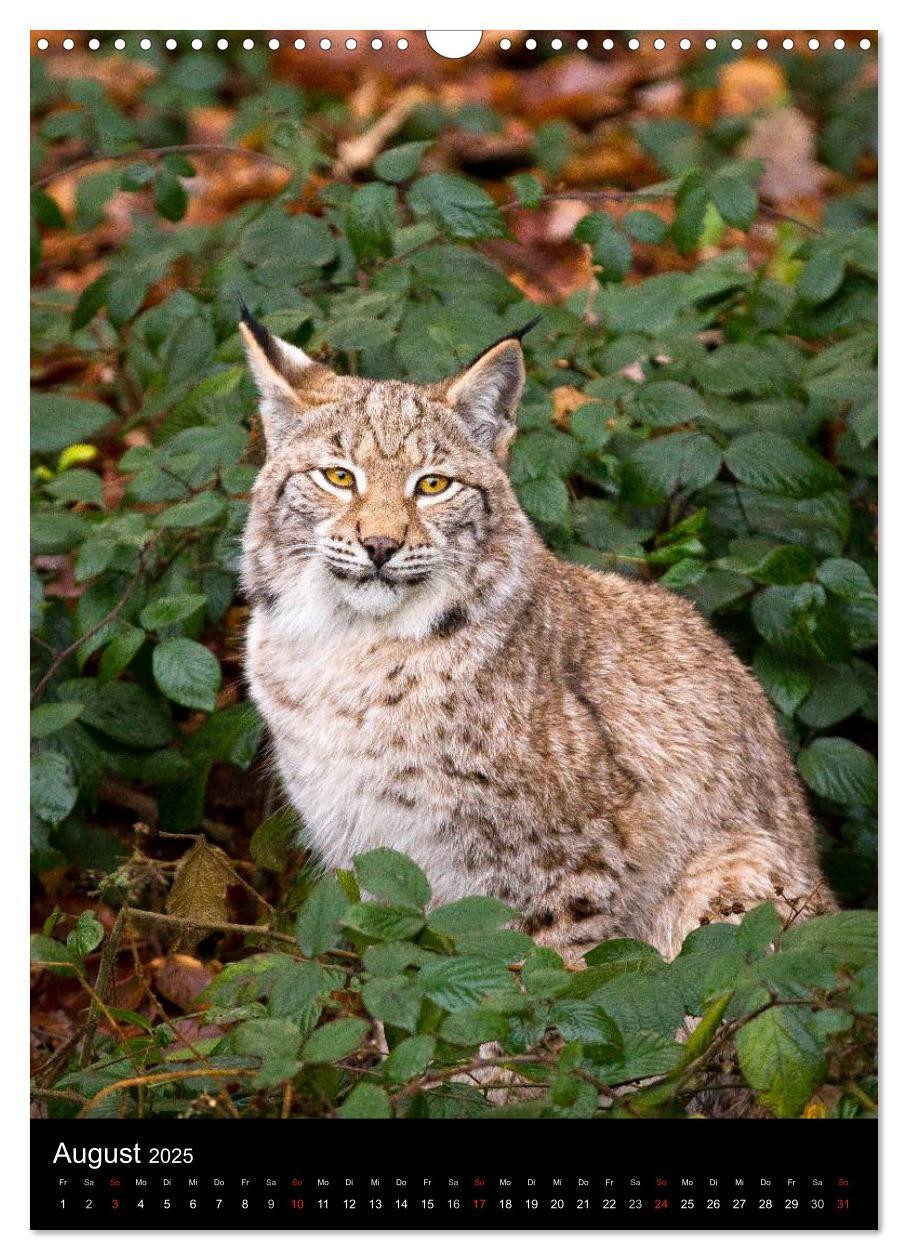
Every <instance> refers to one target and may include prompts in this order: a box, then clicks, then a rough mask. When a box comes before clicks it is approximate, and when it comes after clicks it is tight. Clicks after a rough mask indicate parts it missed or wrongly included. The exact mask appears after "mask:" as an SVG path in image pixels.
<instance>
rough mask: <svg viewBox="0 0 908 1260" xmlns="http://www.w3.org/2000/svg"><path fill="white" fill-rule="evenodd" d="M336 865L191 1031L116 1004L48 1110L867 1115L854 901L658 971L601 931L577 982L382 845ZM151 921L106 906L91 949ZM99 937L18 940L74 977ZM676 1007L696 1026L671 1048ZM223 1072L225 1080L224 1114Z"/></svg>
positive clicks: (111, 944) (723, 928) (870, 978)
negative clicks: (432, 903)
mask: <svg viewBox="0 0 908 1260" xmlns="http://www.w3.org/2000/svg"><path fill="white" fill-rule="evenodd" d="M223 861H224V860H223V859H222V858H220V857H219V856H218V855H217V854H216V852H215V851H214V850H211V849H210V848H209V847H208V846H207V845H206V844H205V842H204V841H199V842H197V845H196V847H195V849H193V850H192V851H191V853H190V855H189V856H188V857H187V859H185V863H184V866H183V868H182V871H180V870H178V872H177V876H176V882H175V886H174V889H175V890H177V886H178V885H179V883H180V881H182V882H183V884H184V885H185V887H184V888H183V889H181V890H180V895H181V896H183V897H187V898H188V899H189V901H190V902H191V903H192V904H193V906H194V911H195V915H196V917H197V918H198V920H199V921H200V925H204V923H205V921H206V917H207V916H206V914H205V898H206V897H209V896H210V895H211V889H210V886H208V887H207V892H204V893H200V886H206V881H205V878H204V875H203V872H204V871H205V870H206V868H209V867H213V868H214V870H215V871H218V870H220V871H221V875H222V879H223V877H224V872H223V866H222V863H223ZM354 868H355V873H354V872H350V871H344V872H340V873H339V874H338V875H334V874H330V875H325V876H323V877H322V878H321V879H319V880H318V881H317V882H315V883H314V885H313V886H312V888H311V890H310V891H309V894H308V896H307V897H306V899H305V901H304V902H303V904H302V906H301V908H300V909H299V911H298V912H297V914H296V916H295V920H294V922H293V925H292V926H293V934H292V935H290V934H289V933H283V932H281V931H280V930H279V928H278V927H274V928H267V927H266V928H264V929H256V930H257V931H263V932H264V934H265V935H266V936H270V937H271V940H272V942H273V944H274V947H273V948H272V949H270V950H269V951H267V952H256V953H252V954H250V955H249V956H248V957H245V958H243V959H242V960H241V961H237V962H231V963H228V965H227V966H226V967H224V969H223V970H222V971H221V972H220V973H219V974H218V975H217V976H216V977H215V979H214V980H213V981H212V982H211V983H210V984H209V985H208V986H207V988H205V990H204V992H203V993H202V994H201V995H200V999H199V1002H198V1003H196V1007H197V1009H199V1010H200V1014H199V1015H198V1016H197V1017H196V1019H195V1020H193V1029H192V1039H191V1040H190V1039H189V1038H188V1032H187V1026H186V1024H185V1022H184V1021H181V1025H180V1026H175V1025H174V1023H173V1022H172V1021H162V1022H159V1023H158V1024H157V1026H156V1027H152V1025H151V1024H150V1023H148V1021H147V1020H143V1019H141V1018H139V1017H135V1016H133V1017H132V1018H131V1020H130V1023H133V1024H135V1025H137V1027H131V1028H129V1030H128V1033H127V1034H126V1035H124V1033H123V1031H122V1030H120V1029H119V1028H118V1027H117V1023H116V1021H117V1020H119V1019H121V1018H123V1015H124V1013H123V1012H121V1011H113V1012H111V1013H110V1014H109V1016H108V1018H109V1021H110V1025H111V1027H112V1028H113V1029H115V1030H116V1032H115V1035H111V1034H110V1033H109V1032H106V1033H105V1035H104V1037H103V1039H102V1038H99V1040H98V1043H97V1049H96V1058H95V1059H94V1061H91V1062H85V1061H83V1066H82V1067H79V1068H76V1069H75V1070H70V1071H67V1072H66V1073H64V1074H63V1075H62V1076H61V1077H60V1078H59V1080H58V1081H57V1082H56V1084H55V1086H54V1089H53V1090H52V1091H50V1094H49V1096H50V1098H51V1100H52V1107H53V1111H54V1113H55V1114H59V1115H73V1114H78V1115H82V1116H89V1115H90V1116H133V1117H135V1116H142V1115H178V1116H193V1115H200V1114H206V1113H207V1112H209V1111H210V1110H211V1107H212V1106H214V1107H218V1105H219V1103H220V1105H222V1106H225V1107H228V1106H229V1114H233V1115H240V1116H242V1115H259V1116H261V1115H278V1114H288V1111H289V1109H290V1108H291V1107H292V1109H293V1114H295V1115H302V1116H319V1115H332V1116H333V1115H336V1116H339V1117H342V1118H350V1117H355V1118H360V1117H362V1118H375V1119H382V1118H390V1117H392V1116H396V1117H400V1118H413V1117H446V1118H451V1117H457V1116H463V1117H479V1116H482V1115H485V1114H487V1113H488V1112H489V1110H490V1108H493V1107H494V1113H495V1114H496V1115H509V1116H548V1117H559V1116H561V1117H563V1116H575V1117H585V1116H587V1117H592V1116H595V1115H605V1116H608V1117H615V1118H620V1117H627V1116H673V1115H682V1116H683V1115H685V1114H698V1113H702V1112H703V1111H704V1110H705V1111H706V1112H707V1113H709V1114H712V1113H713V1112H714V1110H715V1109H716V1107H717V1106H718V1107H719V1108H725V1109H727V1107H728V1106H729V1105H730V1106H732V1107H733V1109H734V1110H735V1111H736V1112H737V1113H738V1114H741V1113H744V1114H750V1115H753V1114H767V1113H768V1114H772V1115H776V1116H799V1115H801V1114H802V1113H804V1112H805V1108H807V1109H808V1110H807V1113H806V1114H810V1115H826V1114H832V1115H837V1116H842V1117H853V1116H860V1115H866V1114H873V1113H874V1112H875V1110H876V1104H875V1101H874V1099H875V1094H876V1077H875V1068H874V1066H873V1057H874V1051H875V1036H876V1033H875V1020H874V1018H873V1015H874V1013H875V1011H876V916H875V915H874V914H873V913H872V912H870V911H865V910H864V911H862V910H850V911H842V912H840V913H837V914H832V915H826V916H824V917H822V918H819V919H812V920H811V919H808V920H800V919H799V916H798V913H797V909H794V910H793V911H792V914H791V915H790V916H789V922H787V923H786V924H784V925H783V923H782V922H781V920H780V918H779V914H778V912H777V910H776V909H775V907H774V906H772V905H771V904H769V903H765V904H763V905H760V906H758V907H757V908H756V909H754V910H751V911H750V912H749V913H747V914H746V915H745V916H744V917H743V919H742V920H741V922H740V924H738V925H733V924H731V923H712V924H709V925H707V926H704V927H701V928H698V929H697V930H696V931H695V932H692V933H691V934H690V936H688V938H687V940H686V941H685V942H684V946H683V948H682V950H681V953H680V954H679V956H678V957H677V958H676V959H674V961H672V962H670V963H669V962H665V960H664V959H662V958H661V957H660V955H659V954H657V953H656V951H655V950H653V948H652V947H651V946H650V945H647V944H645V943H644V942H642V941H634V940H610V941H605V942H604V943H603V944H601V945H598V946H597V947H596V948H595V949H593V950H592V951H591V952H590V953H588V954H587V955H586V959H585V961H586V964H587V966H586V969H585V970H577V969H570V968H568V967H566V966H565V964H564V962H563V961H562V959H561V957H560V956H559V955H558V954H557V953H556V952H555V951H554V950H551V949H545V948H541V947H539V946H537V945H535V944H534V942H533V940H532V938H531V937H529V936H525V935H524V934H523V933H521V932H515V931H512V930H510V929H509V928H508V927H507V926H506V924H507V923H508V921H509V920H510V918H511V916H512V913H513V912H512V910H511V909H510V907H509V906H507V905H505V904H504V903H502V902H500V901H496V900H494V899H493V898H491V897H465V898H463V899H462V900H460V901H455V902H452V903H449V904H447V905H443V906H440V907H438V908H437V909H434V910H428V911H427V909H426V906H427V903H428V901H429V898H430V892H431V890H430V888H429V884H428V881H427V880H426V877H425V875H424V874H423V872H422V871H421V870H420V868H419V867H418V866H416V865H415V864H414V863H413V862H411V861H410V859H409V858H407V857H404V856H403V855H402V854H400V853H397V852H395V851H394V850H391V849H375V850H372V851H371V852H368V853H364V854H362V855H361V856H360V857H358V858H356V859H355V862H354ZM121 890H122V884H121ZM108 891H110V890H108ZM361 892H362V893H365V894H368V895H369V898H370V899H369V900H361V898H360V894H361ZM215 900H216V899H215ZM209 908H210V907H209ZM145 917H146V916H145V915H144V914H143V912H142V911H138V912H134V911H130V910H128V909H123V910H121V912H120V915H119V917H118V919H117V921H116V924H115V926H114V930H113V932H112V933H111V935H110V937H109V938H108V944H107V950H108V957H109V956H110V955H111V954H112V952H113V951H114V950H115V949H116V947H117V945H118V944H119V943H120V940H121V933H122V932H123V930H124V927H125V930H126V931H128V932H131V931H133V930H134V928H135V926H136V923H138V924H141V922H142V920H143V919H144V918H145ZM152 917H154V916H152ZM159 917H162V918H163V916H159ZM288 926H289V925H288ZM200 930H204V927H203V926H201V927H200ZM236 930H238V931H242V929H241V928H238V929H236ZM103 937H104V930H103V928H102V927H101V925H100V924H99V922H98V920H97V919H96V918H94V916H93V915H92V914H91V912H86V913H85V914H83V915H82V916H81V917H80V919H79V921H78V923H77V924H76V927H75V929H74V930H73V931H72V932H71V933H70V934H69V936H68V937H67V940H66V943H65V944H64V943H63V942H62V941H58V940H55V939H53V938H52V937H50V936H48V935H40V936H36V937H35V938H34V941H33V958H34V959H35V961H36V962H38V963H39V964H44V965H45V966H50V967H58V968H64V969H68V970H70V971H72V970H75V971H78V972H79V973H80V974H82V975H83V976H84V973H85V962H84V959H85V958H86V955H88V954H90V953H91V952H92V951H93V950H95V949H96V948H97V947H98V946H99V945H100V944H101V941H102V939H103ZM103 968H104V964H103V962H102V970H103ZM85 983H86V984H87V983H88V981H87V980H86V981H85ZM105 1013H106V1012H105ZM126 1014H127V1016H128V1014H129V1013H128V1012H127V1013H126ZM691 1016H693V1017H696V1018H697V1021H698V1022H697V1024H696V1027H695V1030H694V1031H693V1033H692V1034H691V1035H690V1037H689V1039H687V1040H683V1039H682V1040H679V1039H678V1037H679V1034H680V1033H684V1032H685V1031H686V1029H687V1028H689V1027H690V1024H689V1022H688V1023H686V1020H687V1017H691ZM485 1043H494V1044H493V1045H491V1046H488V1045H485ZM484 1046H485V1048H484ZM222 1077H226V1078H228V1079H229V1080H230V1081H231V1082H232V1084H233V1090H232V1092H231V1093H230V1094H229V1095H226V1102H225V1101H223V1100H224V1099H225V1095H224V1093H223V1089H222V1088H221V1081H220V1078H222ZM137 1083H138V1084H142V1085H144V1087H145V1089H144V1096H142V1095H138V1094H137V1093H136V1092H135V1090H136V1086H137ZM490 1095H491V1097H490ZM212 1098H214V1100H215V1101H214V1102H212ZM288 1100H289V1101H288ZM811 1100H813V1101H811ZM495 1104H497V1105H495Z"/></svg>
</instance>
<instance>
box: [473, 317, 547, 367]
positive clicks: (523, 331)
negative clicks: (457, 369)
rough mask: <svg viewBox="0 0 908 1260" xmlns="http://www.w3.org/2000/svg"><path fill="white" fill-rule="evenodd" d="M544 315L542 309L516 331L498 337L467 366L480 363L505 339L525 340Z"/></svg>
mask: <svg viewBox="0 0 908 1260" xmlns="http://www.w3.org/2000/svg"><path fill="white" fill-rule="evenodd" d="M542 315H543V312H541V311H540V313H539V314H538V315H534V316H533V318H532V319H531V320H529V322H528V323H526V324H524V325H523V326H522V327H521V328H517V329H515V331H514V332H511V333H508V334H507V335H506V336H504V337H496V338H495V340H494V341H493V342H492V344H491V345H490V346H486V348H485V350H480V352H479V354H477V355H475V356H474V357H473V358H472V359H471V360H470V362H469V363H468V364H467V367H468V368H471V367H472V366H473V364H474V363H478V362H479V360H480V359H481V358H482V357H483V355H486V354H488V353H489V351H490V350H494V349H495V347H496V346H500V345H501V343H502V342H503V341H523V339H524V337H525V336H526V335H527V333H531V332H532V331H533V329H534V328H535V327H536V325H537V324H538V323H539V322H540V320H541V319H542Z"/></svg>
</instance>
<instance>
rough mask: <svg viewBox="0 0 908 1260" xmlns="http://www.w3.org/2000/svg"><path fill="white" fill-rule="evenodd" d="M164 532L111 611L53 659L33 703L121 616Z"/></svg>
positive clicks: (150, 542) (143, 556)
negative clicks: (77, 654) (62, 669)
mask: <svg viewBox="0 0 908 1260" xmlns="http://www.w3.org/2000/svg"><path fill="white" fill-rule="evenodd" d="M163 532H164V531H163V530H160V529H159V530H158V531H157V532H156V533H155V534H154V536H153V537H152V538H150V539H149V540H148V542H147V543H146V544H145V546H144V547H143V548H142V550H141V551H140V552H139V563H138V564H137V565H136V571H135V573H134V574H133V575H132V577H131V578H130V579H129V581H128V582H127V583H126V586H125V587H124V589H123V594H122V595H121V596H120V598H119V599H118V600H117V602H116V603H115V604H114V606H113V608H111V610H110V612H108V613H105V614H104V616H103V617H102V618H101V620H100V621H98V622H96V623H95V625H93V626H92V627H91V628H90V629H89V630H86V631H85V633H84V634H82V635H80V636H79V638H78V639H76V640H75V641H74V642H73V643H70V645H69V646H68V647H67V648H64V649H63V651H62V652H60V653H59V655H58V656H56V657H55V658H54V659H53V661H52V662H51V664H50V666H49V668H48V670H47V673H46V674H45V675H44V677H43V678H42V679H41V680H40V681H39V682H38V683H37V684H36V685H35V689H34V691H33V692H32V695H31V702H32V704H34V703H35V701H36V700H38V699H40V697H41V696H42V695H43V694H44V691H45V689H46V687H47V685H48V683H49V682H50V681H51V679H52V678H53V677H54V676H55V674H56V673H57V671H58V670H59V668H60V666H61V665H62V664H63V662H64V661H65V660H68V659H69V657H70V656H72V654H73V653H74V652H78V650H79V648H80V647H82V646H83V645H84V644H85V643H87V642H88V640H89V639H91V638H92V637H93V635H96V634H97V633H98V631H99V630H102V629H103V628H104V627H105V626H106V625H107V624H108V623H109V622H111V621H115V620H116V618H117V617H119V615H120V613H121V612H122V611H123V609H124V608H125V606H126V603H127V601H128V600H129V598H130V596H131V595H132V593H133V591H134V590H135V589H136V587H137V586H138V584H139V582H140V581H141V579H142V578H143V577H144V576H145V564H146V561H147V559H148V555H149V552H150V551H151V549H152V548H153V547H154V546H155V544H156V543H157V541H158V539H159V538H160V537H161V535H162V533H163Z"/></svg>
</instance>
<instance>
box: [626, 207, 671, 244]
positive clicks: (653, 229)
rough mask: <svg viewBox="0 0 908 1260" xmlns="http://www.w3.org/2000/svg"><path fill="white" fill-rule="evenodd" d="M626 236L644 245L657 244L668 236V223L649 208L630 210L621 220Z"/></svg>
mask: <svg viewBox="0 0 908 1260" xmlns="http://www.w3.org/2000/svg"><path fill="white" fill-rule="evenodd" d="M621 226H622V227H623V228H624V230H625V232H627V234H628V236H631V237H633V239H634V240H635V241H642V242H643V243H644V244H646V245H659V244H661V243H662V241H664V240H665V238H666V236H668V231H669V225H668V224H667V223H666V222H665V220H664V219H660V218H659V216H658V215H657V214H653V213H652V211H651V210H631V211H630V213H629V214H626V215H625V216H624V218H623V219H622V220H621Z"/></svg>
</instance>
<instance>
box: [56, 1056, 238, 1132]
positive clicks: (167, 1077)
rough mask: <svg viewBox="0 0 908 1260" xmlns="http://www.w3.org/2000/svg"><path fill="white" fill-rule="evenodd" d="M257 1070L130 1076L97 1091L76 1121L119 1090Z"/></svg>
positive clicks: (197, 1071)
mask: <svg viewBox="0 0 908 1260" xmlns="http://www.w3.org/2000/svg"><path fill="white" fill-rule="evenodd" d="M258 1071H259V1069H258V1068H241V1067H235V1068H213V1067H209V1068H190V1070H189V1071H188V1072H185V1071H183V1072H157V1073H155V1072H149V1073H146V1075H144V1076H130V1077H127V1079H126V1080H124V1081H114V1083H113V1084H112V1085H105V1086H104V1088H103V1089H99V1090H98V1092H97V1093H96V1094H94V1095H93V1096H92V1097H91V1098H89V1100H88V1102H86V1103H85V1105H84V1107H83V1108H82V1110H81V1111H80V1112H79V1114H78V1116H76V1119H77V1120H84V1119H85V1117H86V1116H87V1115H88V1114H89V1112H91V1111H93V1110H94V1108H95V1107H96V1106H97V1105H98V1103H99V1102H101V1101H102V1100H103V1099H104V1098H109V1097H110V1095H111V1094H115V1093H116V1092H117V1091H118V1090H121V1089H131V1088H132V1087H133V1086H134V1085H138V1086H140V1087H141V1086H151V1085H167V1084H172V1083H173V1082H174V1081H181V1080H184V1079H186V1080H189V1079H193V1078H198V1077H200V1076H233V1077H236V1076H256V1075H257V1074H258Z"/></svg>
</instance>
